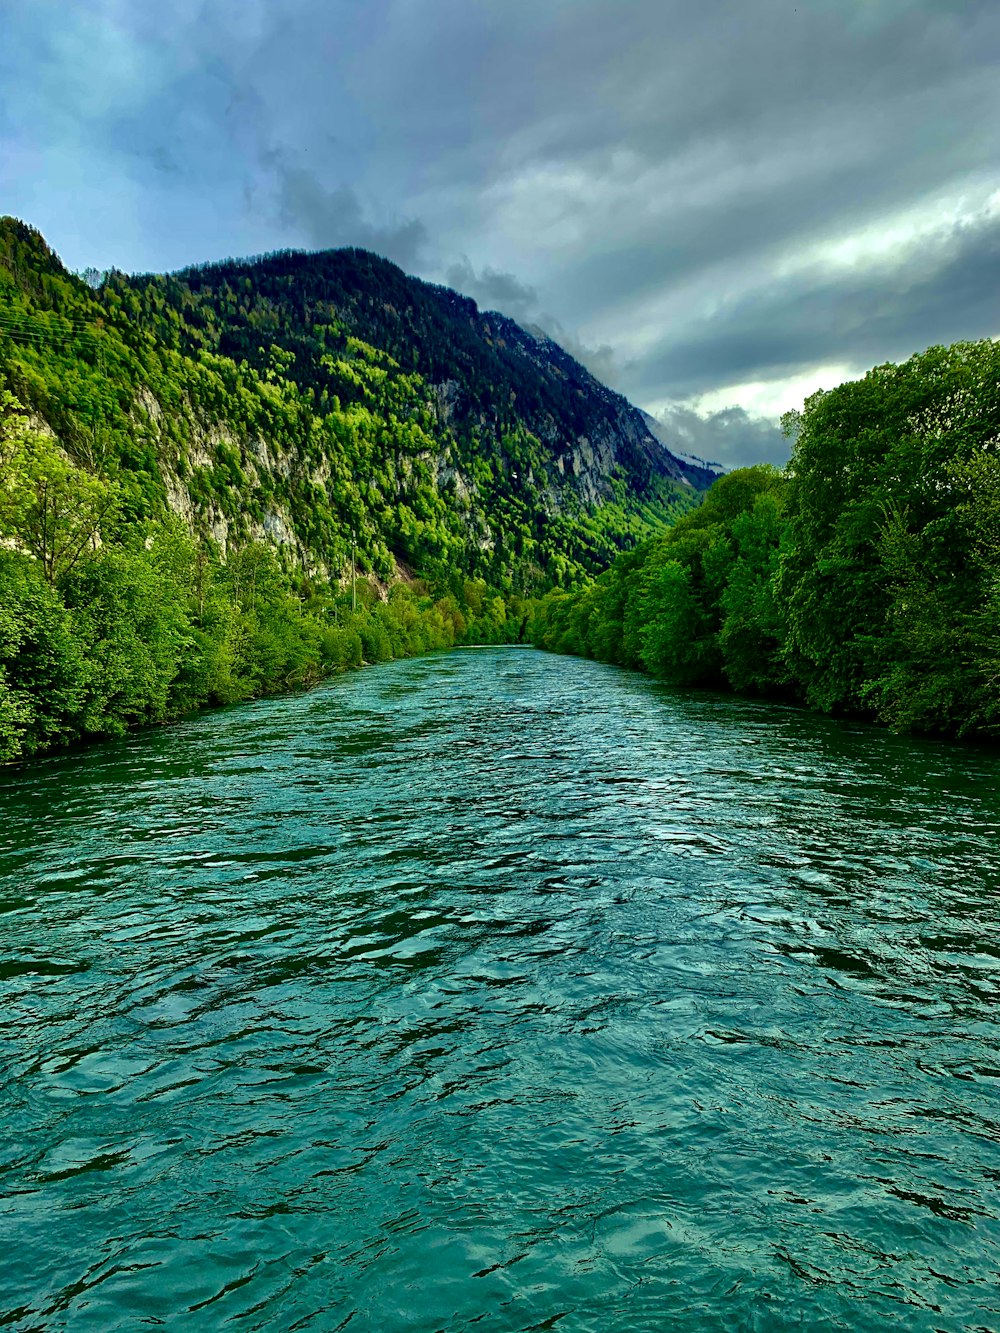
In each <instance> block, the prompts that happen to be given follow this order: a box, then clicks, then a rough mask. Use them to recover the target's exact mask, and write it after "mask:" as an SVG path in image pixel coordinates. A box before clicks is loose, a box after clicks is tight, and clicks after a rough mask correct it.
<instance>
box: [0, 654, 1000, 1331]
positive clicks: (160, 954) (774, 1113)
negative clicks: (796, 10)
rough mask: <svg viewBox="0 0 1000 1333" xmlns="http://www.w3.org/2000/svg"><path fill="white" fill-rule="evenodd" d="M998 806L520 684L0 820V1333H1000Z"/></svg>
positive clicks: (391, 709)
mask: <svg viewBox="0 0 1000 1333" xmlns="http://www.w3.org/2000/svg"><path fill="white" fill-rule="evenodd" d="M998 778H1000V759H998V758H997V756H996V755H995V754H990V753H987V752H984V751H976V750H969V749H963V748H961V747H957V746H955V747H950V746H945V745H933V744H924V743H915V742H912V741H907V740H903V739H899V738H895V737H892V736H888V735H885V734H882V733H880V732H878V731H875V730H870V729H868V728H863V727H850V726H845V725H841V724H837V723H832V722H828V721H824V720H820V719H817V718H814V717H810V716H808V715H806V714H803V713H801V712H798V711H795V710H792V709H784V708H780V707H775V706H771V705H768V704H756V703H749V702H741V701H737V700H733V699H728V698H723V697H720V696H713V695H699V694H686V695H684V694H676V693H672V692H670V691H669V690H667V689H665V688H663V687H661V686H658V685H656V684H655V683H653V682H650V681H648V680H646V679H643V678H642V677H640V676H636V675H631V674H627V673H624V672H619V671H615V670H614V669H612V668H609V667H604V666H599V665H596V664H594V663H589V662H581V661H576V660H570V659H561V658H554V657H547V656H544V655H542V654H539V653H536V652H534V651H532V650H525V649H520V650H519V649H485V650H466V651H462V652H455V653H450V654H443V655H439V656H432V657H428V658H423V659H420V660H416V661H410V662H402V663H394V664H391V665H387V666H381V667H373V668H370V669H367V670H364V671H362V672H359V673H356V674H354V675H350V676H344V677H341V678H338V679H337V680H335V681H333V682H331V683H330V684H328V685H326V686H324V687H322V688H320V689H317V690H315V691H314V692H312V693H309V694H304V695H299V696H296V697H291V698H284V699H280V700H276V701H274V700H272V701H267V702H263V703H258V704H253V705H249V706H244V707H240V708H234V709H229V710H225V711H222V712H218V713H214V714H208V715H205V716H203V717H200V718H197V719H194V720H192V721H190V722H187V723H184V724H182V725H179V726H175V727H171V728H169V729H166V730H162V731H157V732H147V733H145V734H141V735H135V736H132V737H129V738H127V739H126V740H123V741H120V742H115V743H111V744H107V745H104V746H100V747H97V748H94V749H92V750H88V751H84V752H80V753H76V754H72V755H68V756H61V757H58V758H55V759H49V760H45V761H42V762H39V763H37V764H35V765H33V766H29V767H24V768H18V769H7V770H5V771H4V772H3V773H2V774H0V808H2V824H0V848H2V854H0V899H2V902H0V909H2V924H3V935H2V941H3V945H2V964H0V993H2V1003H3V1023H4V1033H3V1047H2V1072H0V1087H2V1103H0V1105H2V1129H3V1138H2V1145H0V1237H2V1239H3V1242H4V1244H3V1264H2V1267H0V1324H2V1325H6V1326H11V1327H14V1328H18V1329H23V1330H29V1329H31V1330H35V1329H38V1330H42V1329H44V1330H49V1329H73V1330H99V1331H100V1333H107V1331H108V1330H116V1329H122V1330H136V1329H140V1328H155V1327H163V1326H166V1327H167V1328H169V1329H170V1330H188V1329H220V1328H229V1327H232V1328H233V1329H234V1330H253V1329H268V1330H281V1331H282V1333H284V1331H285V1330H296V1329H310V1330H335V1329H346V1328H350V1330H351V1333H363V1331H364V1333H367V1331H369V1330H371V1331H373V1333H374V1331H375V1330H377V1331H378V1333H395V1331H396V1330H421V1331H423V1330H426V1331H427V1333H433V1331H434V1330H447V1333H459V1330H463V1331H464V1330H469V1331H470V1333H472V1331H473V1330H474V1333H500V1331H501V1330H503V1331H504V1333H507V1331H508V1330H510V1331H513V1330H529V1329H558V1330H559V1331H560V1333H579V1331H581V1330H593V1333H616V1331H625V1330H628V1331H629V1333H633V1331H634V1333H647V1330H649V1331H652V1330H659V1329H685V1330H686V1329H690V1330H697V1331H698V1333H702V1331H705V1330H707V1331H708V1333H711V1331H712V1330H726V1331H727V1333H731V1331H732V1330H752V1329H759V1330H769V1331H770V1330H784V1329H807V1330H811V1331H815V1330H827V1329H830V1330H833V1329H849V1330H860V1329H883V1328H898V1329H901V1330H907V1331H908V1333H912V1331H913V1330H939V1329H940V1330H948V1331H949V1333H950V1331H951V1330H957V1329H968V1330H973V1329H976V1330H996V1329H998V1328H1000V1197H998V1191H1000V1146H998V1140H1000V1128H998V1126H1000V1052H998V1044H1000V1041H998V1039H1000V1009H998V1006H997V996H998V990H1000V986H998V982H1000V836H998V831H1000V784H998Z"/></svg>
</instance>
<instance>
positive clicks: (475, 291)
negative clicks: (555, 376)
mask: <svg viewBox="0 0 1000 1333" xmlns="http://www.w3.org/2000/svg"><path fill="white" fill-rule="evenodd" d="M444 278H445V282H446V283H447V284H448V286H449V287H454V288H455V289H456V290H457V291H460V292H463V293H464V294H465V295H466V296H471V297H472V299H473V300H474V301H475V302H476V304H477V305H478V306H479V307H480V309H481V310H499V311H500V312H501V314H504V315H508V316H509V317H510V318H511V319H513V320H516V321H517V323H519V324H521V325H523V326H524V327H525V328H537V329H540V330H541V332H542V333H544V334H545V335H546V337H548V338H551V339H552V341H553V342H557V343H558V344H559V346H560V347H562V348H563V349H564V350H565V351H567V352H569V354H570V356H573V357H575V358H576V359H577V361H579V362H581V364H582V365H584V366H586V367H587V369H588V370H589V371H590V373H591V374H592V375H593V376H594V377H595V378H596V379H599V380H600V381H601V383H602V384H608V385H611V386H614V384H615V383H616V381H617V379H618V364H617V361H616V359H615V354H614V349H613V348H611V347H610V346H608V345H607V344H603V345H602V346H600V347H589V346H588V345H587V344H586V343H584V342H582V341H581V340H580V339H579V338H577V337H576V336H575V335H574V334H572V333H571V332H570V331H569V330H568V329H565V328H563V326H562V324H560V322H559V320H558V319H557V318H556V317H555V315H553V314H552V313H551V312H549V311H546V310H543V309H542V307H541V304H540V300H539V296H538V292H537V291H536V290H535V289H534V287H529V286H528V285H527V284H526V283H523V282H520V281H518V279H517V278H516V277H515V276H514V274H513V273H501V272H499V271H498V270H497V269H493V268H489V267H488V266H487V267H486V268H484V269H481V270H480V271H479V272H478V273H477V272H476V270H475V269H474V268H473V266H472V264H470V262H469V260H468V258H467V257H465V256H463V257H462V259H461V260H460V261H459V262H458V263H455V264H451V265H449V267H448V268H447V270H446V271H445V275H444Z"/></svg>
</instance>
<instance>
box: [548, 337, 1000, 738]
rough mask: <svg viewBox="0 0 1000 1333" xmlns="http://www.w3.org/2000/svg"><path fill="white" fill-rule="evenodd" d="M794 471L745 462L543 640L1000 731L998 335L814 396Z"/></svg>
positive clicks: (855, 710) (910, 724)
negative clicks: (776, 469)
mask: <svg viewBox="0 0 1000 1333" xmlns="http://www.w3.org/2000/svg"><path fill="white" fill-rule="evenodd" d="M786 425H787V428H788V429H789V430H790V431H791V432H792V433H793V434H795V436H796V441H795V448H794V453H793V456H792V460H791V463H790V464H789V466H788V469H787V471H786V473H785V474H781V473H778V472H776V471H775V470H774V469H770V468H764V467H757V468H748V469H743V470H741V471H739V472H734V473H731V474H729V475H728V476H726V477H723V478H720V480H719V481H718V482H716V483H715V485H714V486H713V487H712V489H711V490H710V491H709V492H708V493H707V495H706V497H705V499H704V502H703V503H702V504H701V506H700V507H699V508H698V509H696V510H694V511H693V512H692V513H690V514H686V515H685V516H683V517H682V518H681V519H679V520H678V522H677V523H676V524H675V525H674V526H673V527H672V528H671V529H670V530H669V531H667V532H665V533H664V534H663V535H661V536H659V537H657V538H655V539H653V540H649V541H647V542H646V543H644V544H643V545H642V546H641V547H640V548H638V549H637V550H636V551H633V552H631V553H629V554H627V555H624V556H622V557H621V558H620V559H619V560H618V561H617V562H616V563H615V564H614V565H613V566H612V568H611V569H610V570H609V571H608V572H607V573H606V574H604V575H603V576H602V577H601V578H599V579H598V580H597V581H596V583H594V584H593V585H592V586H590V587H586V588H582V589H580V590H578V591H577V592H575V593H573V594H572V595H567V594H565V593H562V592H553V593H550V594H549V595H548V596H547V597H546V598H544V599H543V600H542V602H541V603H540V604H539V608H538V610H537V613H536V616H535V619H534V623H533V628H532V633H533V636H534V638H535V641H536V642H538V643H539V644H541V645H542V646H543V647H547V648H552V649H554V650H556V651H563V652H579V653H584V654H587V655H593V656H596V657H600V658H602V659H604V660H606V661H611V662H620V663H623V664H626V665H631V666H637V667H640V668H642V669H644V670H647V671H650V672H652V673H654V674H656V675H659V676H662V677H664V678H665V679H667V680H670V681H673V682H675V683H678V684H680V683H686V684H700V685H711V686H718V685H729V686H731V687H732V688H734V689H737V690H742V691H746V692H751V693H759V694H772V695H778V696H781V697H786V698H791V699H797V700H802V701H804V702H805V703H807V704H809V705H811V706H812V707H815V708H818V709H821V710H823V711H825V712H831V713H842V714H857V715H861V716H867V717H872V718H875V719H877V720H879V721H882V722H884V723H887V724H888V725H890V726H892V727H895V728H897V729H907V730H914V731H920V732H925V733H930V734H941V735H958V736H965V735H975V736H992V737H995V736H997V735H998V734H1000V344H997V343H996V342H992V341H985V342H979V343H959V344H956V345H955V346H953V347H948V348H944V347H932V348H930V349H929V350H928V351H927V352H924V353H922V354H921V355H919V356H914V357H912V358H911V359H910V360H909V361H907V362H906V363H905V364H903V365H899V366H896V365H885V366H879V367H877V368H876V369H874V370H872V371H871V372H870V373H869V374H868V375H866V376H865V377H864V378H863V379H862V380H859V381H857V382H854V383H849V384H843V385H841V386H840V387H839V388H837V389H833V390H831V391H829V392H823V393H818V394H815V395H813V397H812V398H810V399H809V400H808V401H807V402H806V404H805V408H804V410H803V412H802V413H799V414H791V415H790V417H789V418H788V420H787V423H786Z"/></svg>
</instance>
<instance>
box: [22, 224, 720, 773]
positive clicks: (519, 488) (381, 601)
mask: <svg viewBox="0 0 1000 1333" xmlns="http://www.w3.org/2000/svg"><path fill="white" fill-rule="evenodd" d="M707 480H708V478H707V476H702V475H700V474H699V472H698V471H697V469H692V468H690V467H688V466H686V465H683V464H681V463H679V462H678V461H677V460H676V459H674V458H673V457H672V456H671V455H670V454H669V452H668V451H667V450H665V449H664V448H662V446H661V445H659V444H658V443H657V442H656V441H655V440H654V439H653V437H652V436H651V435H650V434H649V432H648V430H647V429H646V427H645V425H644V423H643V421H642V418H641V414H640V413H638V412H637V410H636V409H634V408H633V407H631V405H630V404H628V403H627V402H626V401H625V400H624V399H622V398H620V396H618V395H617V394H614V393H612V392H611V391H610V390H608V389H606V388H604V386H602V385H600V384H598V382H597V381H596V380H594V379H593V377H592V376H590V375H589V374H588V373H587V371H586V370H584V368H583V367H582V366H579V365H578V364H577V363H576V362H574V361H573V360H572V358H571V357H569V356H567V355H566V353H564V352H563V351H562V350H561V349H559V348H558V347H556V345H555V344H554V343H551V342H550V341H549V340H547V339H545V338H542V337H541V336H537V337H536V336H535V335H532V334H530V333H527V332H525V331H524V330H522V329H520V328H518V326H517V325H515V324H513V323H512V322H511V321H509V320H506V319H504V318H503V317H502V316H495V315H484V314H481V313H480V312H479V311H478V310H477V308H476V306H475V305H474V303H473V302H471V301H468V300H467V299H465V298H463V297H460V296H458V295H457V294H456V293H454V292H450V291H448V290H447V289H444V288H436V287H432V286H429V285H428V284H426V283H422V282H419V281H417V280H416V279H413V278H409V277H407V276H406V275H405V274H404V273H402V272H401V270H399V269H397V268H396V267H395V266H394V265H392V264H389V263H388V262H387V261H385V260H382V259H379V258H378V257H376V256H374V255H368V254H366V253H364V252H362V251H334V252H327V253H324V254H319V255H303V254H291V253H290V254H281V255H275V256H265V257H263V258H261V259H257V260H250V261H227V262H226V263H223V264H220V265H210V266H207V267H204V268H199V269H192V270H189V271H187V272H185V273H183V274H178V275H174V276H170V277H164V276H155V275H153V276H150V275H147V276H144V277H139V278H130V277H128V276H126V275H124V274H120V273H111V274H107V275H103V277H101V278H99V279H96V280H95V282H94V283H88V282H85V281H83V280H82V279H81V278H79V277H77V276H75V275H73V274H70V273H68V272H67V271H66V270H65V269H64V268H63V266H62V265H61V264H60V262H59V260H58V259H57V258H56V256H55V255H54V254H53V253H52V252H51V251H50V250H49V249H48V247H47V246H46V245H45V243H44V241H43V240H42V238H41V237H40V236H39V235H38V233H37V232H35V231H33V230H32V229H31V228H29V227H27V226H25V225H24V224H23V223H19V222H15V221H14V220H12V219H4V220H2V221H0V758H7V759H9V758H16V757H19V756H22V755H25V754H30V753H34V752H37V751H39V750H43V749H45V748H47V747H50V746H53V745H61V744H65V743H68V742H71V741H74V740H78V739H85V738H88V737H92V736H100V735H107V734H118V733H120V732H121V731H123V730H124V729H125V728H127V727H129V726H133V725H137V724H140V723H146V722H156V721H162V720H165V719H168V718H171V717H176V716H178V715H180V714H182V713H184V712H186V711H188V710H190V709H191V708H194V707H197V706H200V705H202V704H210V703H224V702H230V701H234V700H237V699H243V698H249V697H253V696H254V695H257V694H261V693H266V692H267V691H269V690H275V689H282V688H287V687H291V686H294V685H297V684H301V683H304V682H308V681H311V680H316V679H319V678H320V677H321V676H323V675H324V674H326V673H327V672H328V671H330V670H334V669H338V668H340V667H344V666H347V665H352V664H356V663H359V662H360V661H361V660H362V659H364V660H366V661H378V660H384V659H385V658H387V657H390V656H400V655H402V654H405V653H411V652H419V651H423V650H424V649H426V648H430V647H445V646H449V645H451V644H453V643H456V642H464V641H467V640H470V639H471V640H475V641H486V642H492V641H497V640H502V639H505V638H517V637H518V636H519V635H520V634H521V633H522V632H523V629H524V625H525V614H526V612H525V605H526V603H525V599H526V598H528V597H529V596H531V595H533V594H537V593H540V592H543V591H545V590H546V589H548V588H550V587H552V586H558V585H572V584H574V583H575V582H578V581H580V580H581V579H585V578H587V577H588V576H590V575H592V574H594V573H597V572H599V571H600V570H602V569H603V568H605V567H606V566H607V564H608V563H609V561H610V560H611V559H612V558H613V557H614V555H615V554H617V553H618V552H619V551H621V550H622V549H627V548H628V547H629V546H631V545H634V543H635V542H636V541H637V540H639V539H640V538H642V537H643V536H648V535H649V534H650V533H652V532H655V531H658V530H661V529H662V528H663V527H665V526H666V525H667V524H668V523H669V522H670V521H671V520H672V518H673V517H675V516H676V514H677V513H680V512H683V511H684V510H685V509H687V508H690V507H691V505H692V504H693V503H694V502H695V500H696V498H697V494H698V487H699V486H704V485H705V484H706V482H707Z"/></svg>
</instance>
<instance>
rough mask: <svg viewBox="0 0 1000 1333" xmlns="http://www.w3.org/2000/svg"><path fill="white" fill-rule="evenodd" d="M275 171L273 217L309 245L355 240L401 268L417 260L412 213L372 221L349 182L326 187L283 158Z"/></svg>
mask: <svg viewBox="0 0 1000 1333" xmlns="http://www.w3.org/2000/svg"><path fill="white" fill-rule="evenodd" d="M277 173H278V187H279V188H278V215H279V218H280V220H281V222H282V223H283V224H285V225H287V226H289V227H291V228H293V229H294V231H295V232H296V234H298V235H299V236H301V237H302V238H303V239H304V240H305V241H306V242H307V243H308V244H309V245H311V246H315V247H316V248H317V249H320V250H324V249H334V248H336V247H337V246H344V245H355V246H359V247H361V248H362V249H365V250H374V251H375V252H376V253H377V254H380V255H385V257H386V258H387V259H392V260H394V261H395V262H396V263H397V264H399V265H400V266H401V267H402V268H409V269H413V268H414V267H416V266H417V265H418V263H419V261H420V256H421V251H422V249H423V247H424V245H425V243H426V240H427V231H426V228H425V227H424V224H423V223H422V222H420V221H418V220H417V219H416V218H411V219H409V220H408V221H404V222H388V223H385V224H383V225H377V224H375V223H372V222H369V221H368V220H367V219H366V218H365V216H364V210H363V209H362V207H361V203H360V201H359V199H358V197H357V195H356V194H355V192H354V191H353V190H352V189H351V188H350V187H349V186H347V185H341V186H338V187H336V188H335V189H332V190H331V189H327V187H326V186H324V185H323V184H322V182H321V181H319V180H318V179H317V177H316V176H315V175H314V174H313V173H312V172H311V171H306V170H305V169H304V168H302V167H292V166H289V165H288V164H287V163H284V162H282V163H280V164H279V165H278V168H277Z"/></svg>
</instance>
